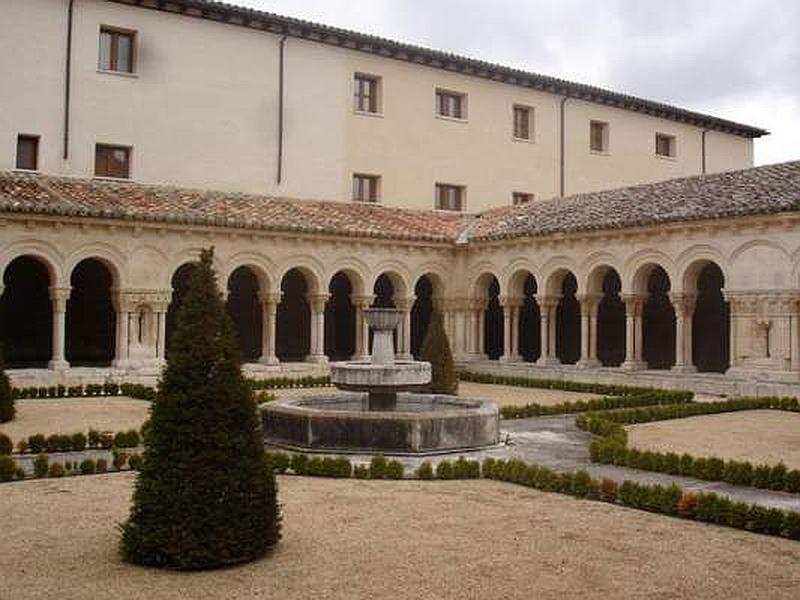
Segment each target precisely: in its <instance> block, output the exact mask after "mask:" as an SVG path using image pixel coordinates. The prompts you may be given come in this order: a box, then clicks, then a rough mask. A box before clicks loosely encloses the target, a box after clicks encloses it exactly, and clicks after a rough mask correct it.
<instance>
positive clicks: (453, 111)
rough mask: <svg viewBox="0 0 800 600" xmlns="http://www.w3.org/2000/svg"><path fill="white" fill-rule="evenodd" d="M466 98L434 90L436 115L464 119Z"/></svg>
mask: <svg viewBox="0 0 800 600" xmlns="http://www.w3.org/2000/svg"><path fill="white" fill-rule="evenodd" d="M465 108H466V96H465V95H464V94H457V93H455V92H447V91H445V90H436V114H437V115H439V116H441V117H450V118H451V119H466V118H467V116H466V115H467V111H466V110H465Z"/></svg>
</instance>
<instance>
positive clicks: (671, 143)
mask: <svg viewBox="0 0 800 600" xmlns="http://www.w3.org/2000/svg"><path fill="white" fill-rule="evenodd" d="M656 154H657V155H658V156H669V157H674V156H675V136H674V135H666V134H664V133H657V134H656Z"/></svg>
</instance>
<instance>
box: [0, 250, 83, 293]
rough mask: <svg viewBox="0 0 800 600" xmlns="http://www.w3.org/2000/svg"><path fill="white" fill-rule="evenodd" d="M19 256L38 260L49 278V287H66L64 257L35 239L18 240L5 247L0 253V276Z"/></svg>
mask: <svg viewBox="0 0 800 600" xmlns="http://www.w3.org/2000/svg"><path fill="white" fill-rule="evenodd" d="M20 256H32V257H34V258H36V259H37V260H39V261H40V262H41V263H42V264H43V265H44V266H45V267H46V268H47V272H48V274H49V278H50V285H51V286H54V287H67V286H68V285H69V278H68V277H67V276H66V275H65V274H64V269H63V265H64V256H63V255H62V254H61V252H59V250H58V248H56V247H55V246H54V245H53V244H49V243H47V242H44V241H41V240H35V239H25V240H19V241H17V242H14V243H12V244H9V245H8V246H6V247H5V248H4V249H3V251H2V253H0V275H1V274H2V273H3V272H5V269H6V268H7V267H8V265H9V264H11V262H12V261H14V260H15V259H16V258H18V257H20Z"/></svg>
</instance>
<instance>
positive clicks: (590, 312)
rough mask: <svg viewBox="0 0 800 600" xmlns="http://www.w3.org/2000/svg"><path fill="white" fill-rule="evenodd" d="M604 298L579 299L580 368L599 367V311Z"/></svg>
mask: <svg viewBox="0 0 800 600" xmlns="http://www.w3.org/2000/svg"><path fill="white" fill-rule="evenodd" d="M602 299H603V296H602V295H600V294H583V295H581V296H580V297H579V298H578V301H579V302H580V305H581V358H580V360H579V361H578V366H579V367H584V368H593V367H599V366H600V361H599V360H597V309H598V307H599V306H600V301H601V300H602Z"/></svg>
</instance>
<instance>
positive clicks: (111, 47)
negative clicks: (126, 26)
mask: <svg viewBox="0 0 800 600" xmlns="http://www.w3.org/2000/svg"><path fill="white" fill-rule="evenodd" d="M135 35H136V34H135V33H133V32H130V31H119V30H116V29H110V28H107V27H103V28H101V29H100V56H99V59H98V65H97V67H98V69H100V70H101V71H115V72H117V73H133V49H134V46H133V43H134V39H135Z"/></svg>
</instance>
